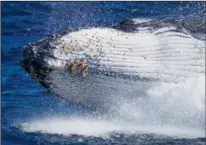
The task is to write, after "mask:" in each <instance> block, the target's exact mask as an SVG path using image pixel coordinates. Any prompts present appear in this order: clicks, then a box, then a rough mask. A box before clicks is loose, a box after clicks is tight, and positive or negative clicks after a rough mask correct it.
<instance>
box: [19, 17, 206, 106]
mask: <svg viewBox="0 0 206 145" xmlns="http://www.w3.org/2000/svg"><path fill="white" fill-rule="evenodd" d="M205 23H206V22H205V19H203V18H192V19H191V18H184V19H183V18H182V19H175V18H170V19H169V18H168V19H144V20H142V19H128V20H125V21H123V22H121V23H119V24H115V25H114V26H111V27H92V28H83V29H79V30H75V31H72V32H71V31H70V32H64V33H61V34H57V35H54V36H50V37H47V38H44V39H42V40H39V41H38V42H36V43H33V44H30V45H28V46H26V47H25V48H24V52H23V56H24V59H23V60H22V66H23V68H24V69H25V70H26V71H27V72H28V73H29V74H31V76H32V77H33V78H35V79H36V80H38V81H39V82H40V83H41V84H42V85H44V86H46V87H47V88H48V89H49V90H51V91H52V92H54V93H55V94H56V95H58V96H59V97H61V98H64V99H67V100H69V101H72V102H76V103H81V104H83V105H86V106H90V107H108V106H107V105H108V103H107V102H108V101H109V102H113V103H115V102H116V100H117V99H118V100H119V99H123V98H125V97H127V98H132V99H134V98H136V97H137V96H138V97H141V96H144V94H145V93H146V92H145V90H146V88H148V87H150V86H151V85H158V83H160V82H164V83H179V82H184V81H185V80H187V79H189V78H195V77H198V76H199V75H204V74H205V34H206V32H205ZM110 104H111V103H110Z"/></svg>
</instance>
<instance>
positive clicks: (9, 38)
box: [1, 2, 206, 145]
mask: <svg viewBox="0 0 206 145" xmlns="http://www.w3.org/2000/svg"><path fill="white" fill-rule="evenodd" d="M193 16H205V2H1V123H2V125H1V130H2V132H1V133H2V134H1V135H2V136H1V143H2V145H107V144H112V145H163V144H166V145H177V144H178V145H204V144H205V143H206V138H205V137H204V136H202V131H204V130H205V128H204V127H205V126H203V128H201V129H199V128H198V129H196V128H188V129H186V130H185V128H184V129H181V128H178V126H175V127H165V126H160V127H157V126H155V127H150V126H144V125H140V126H139V127H138V126H131V124H130V122H127V123H125V122H124V123H122V124H121V123H120V124H116V123H114V122H111V121H107V120H100V119H98V117H97V116H95V115H94V116H93V115H92V114H93V111H94V110H91V109H89V108H85V107H83V106H82V105H80V104H74V103H71V102H68V101H65V100H63V99H61V98H58V97H57V96H55V95H54V94H52V93H51V92H49V91H48V90H47V89H46V88H44V87H43V86H41V85H40V84H39V83H38V82H37V81H35V80H33V79H32V78H31V77H30V76H29V75H28V74H27V73H26V72H25V71H24V70H23V68H22V67H21V65H20V60H21V59H22V51H23V47H24V46H26V45H28V44H30V43H33V42H35V41H37V40H39V39H42V38H44V37H46V36H48V35H52V34H57V33H61V32H64V31H68V30H73V29H77V28H79V29H81V28H84V27H97V26H102V27H107V26H112V25H114V24H116V23H119V22H121V21H123V20H125V19H127V18H154V17H155V18H158V17H165V18H169V17H180V18H181V17H193ZM192 91H201V90H192ZM183 95H184V94H183ZM183 99H184V97H183ZM182 101H184V100H182ZM88 114H89V115H88ZM88 116H90V118H88ZM91 116H93V117H92V118H93V119H91ZM95 117H97V118H96V119H94V118H95ZM197 122H198V121H197ZM197 126H198V125H197ZM134 127H136V128H140V130H141V131H140V132H138V131H137V132H132V131H131V130H133V128H134ZM137 130H138V129H137ZM183 134H184V135H183ZM185 134H186V135H185ZM187 134H188V136H187Z"/></svg>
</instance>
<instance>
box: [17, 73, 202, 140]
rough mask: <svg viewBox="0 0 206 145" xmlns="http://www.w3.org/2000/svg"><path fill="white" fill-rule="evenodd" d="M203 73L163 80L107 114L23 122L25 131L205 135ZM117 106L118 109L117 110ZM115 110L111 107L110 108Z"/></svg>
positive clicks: (80, 133) (87, 133)
mask: <svg viewBox="0 0 206 145" xmlns="http://www.w3.org/2000/svg"><path fill="white" fill-rule="evenodd" d="M204 80H205V76H200V77H198V78H191V79H189V80H188V81H187V82H185V83H184V84H180V83H179V84H171V83H170V84H166V83H162V84H160V85H158V86H154V87H152V88H150V89H148V91H147V96H145V97H144V98H138V99H137V100H121V101H119V103H118V105H119V106H118V107H117V106H116V109H115V110H116V111H115V112H113V113H110V115H101V116H99V118H98V119H97V118H95V117H94V116H93V117H85V118H82V117H65V116H64V117H59V116H54V117H52V118H51V117H49V118H43V119H39V120H33V121H30V122H24V123H22V124H21V127H22V129H23V130H24V131H26V132H42V133H49V134H62V135H66V136H67V135H72V134H77V135H83V136H97V137H108V136H109V135H110V134H111V133H114V132H115V133H124V134H138V133H140V134H142V133H146V134H150V133H152V134H153V133H154V134H160V135H166V136H173V137H188V138H196V137H204V135H205V130H204V128H205V104H204V102H205V91H204V88H205V82H204ZM111 109H112V107H111ZM117 110H118V111H117ZM113 111H114V110H113ZM111 114H112V115H111Z"/></svg>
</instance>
